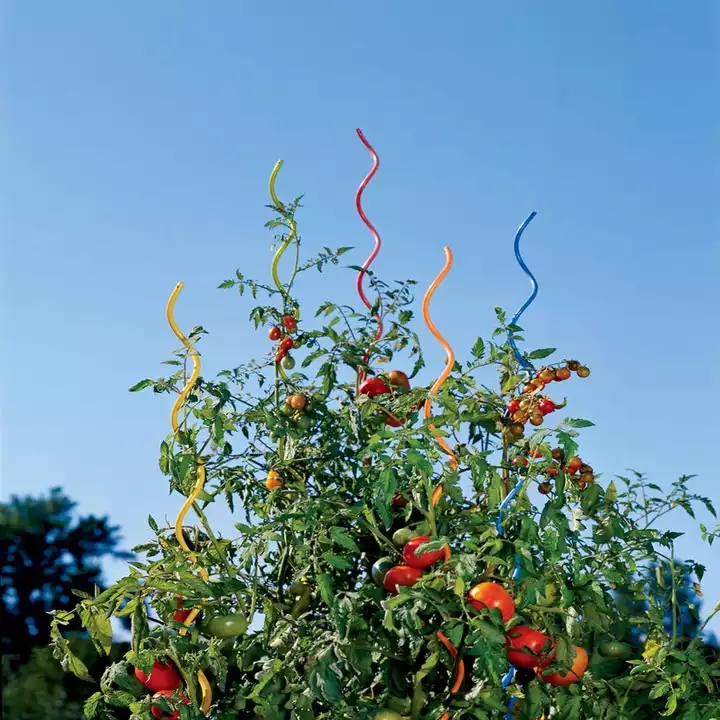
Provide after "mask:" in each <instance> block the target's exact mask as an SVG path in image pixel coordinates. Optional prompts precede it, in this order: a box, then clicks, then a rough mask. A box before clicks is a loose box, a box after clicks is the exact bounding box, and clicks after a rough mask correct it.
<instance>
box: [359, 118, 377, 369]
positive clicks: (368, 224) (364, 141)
mask: <svg viewBox="0 0 720 720" xmlns="http://www.w3.org/2000/svg"><path fill="white" fill-rule="evenodd" d="M356 132H357V134H358V137H359V138H360V140H361V141H362V144H363V145H364V146H365V147H366V148H367V149H368V151H369V152H370V155H371V156H372V159H373V164H372V168H370V172H369V173H368V174H367V175H366V176H365V179H364V180H363V181H362V182H361V183H360V187H358V189H357V192H356V193H355V207H356V208H357V212H358V215H359V216H360V219H361V220H362V221H363V222H364V223H365V225H366V227H367V229H368V230H369V231H370V232H371V233H372V236H373V238H374V239H375V247H374V248H373V251H372V252H371V253H370V256H369V257H368V259H367V260H366V261H365V262H364V264H363V266H362V268H361V269H360V272H359V273H358V276H357V283H356V287H357V291H358V295H359V296H360V299H361V300H362V302H363V304H364V305H365V307H366V308H367V309H368V310H371V309H372V303H371V302H370V301H369V300H368V299H367V296H366V295H365V290H364V288H363V281H364V279H365V273H366V272H367V271H368V269H369V268H370V266H371V265H372V264H373V261H374V260H375V258H376V257H377V255H378V253H379V252H380V247H381V246H382V240H380V235H379V234H378V231H377V230H376V229H375V226H374V225H373V224H372V223H371V222H370V221H369V220H368V218H367V215H365V212H364V211H363V207H362V195H363V192H364V191H365V188H366V187H367V186H368V183H369V182H370V181H371V180H372V179H373V177H374V176H375V173H376V172H377V171H378V168H379V167H380V158H379V157H378V154H377V153H376V152H375V149H374V148H373V146H372V145H371V144H370V143H369V142H368V141H367V139H366V137H365V135H363V132H362V130H360V128H357V129H356ZM374 317H375V319H376V320H377V322H378V327H377V331H376V332H375V339H374V341H373V342H377V341H378V340H379V339H380V338H381V337H382V334H383V323H382V317H381V312H380V310H378V313H377V315H375V316H374ZM369 357H370V348H368V349H367V350H366V351H365V355H364V356H363V363H366V362H367V361H368V358H369ZM364 377H365V370H364V369H363V368H360V370H359V371H358V382H361V381H362V380H363V378H364Z"/></svg>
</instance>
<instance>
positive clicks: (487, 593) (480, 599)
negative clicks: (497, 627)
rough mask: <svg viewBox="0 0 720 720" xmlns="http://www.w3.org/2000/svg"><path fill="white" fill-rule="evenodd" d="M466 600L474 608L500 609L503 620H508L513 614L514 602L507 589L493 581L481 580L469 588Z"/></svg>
mask: <svg viewBox="0 0 720 720" xmlns="http://www.w3.org/2000/svg"><path fill="white" fill-rule="evenodd" d="M468 600H469V601H470V604H471V605H472V606H473V607H474V608H475V609H476V610H483V609H485V608H489V609H493V608H496V609H498V610H500V614H501V615H502V619H503V622H508V620H510V618H512V616H513V615H514V614H515V603H514V601H513V599H512V598H511V597H510V595H509V594H508V591H507V590H506V589H505V588H504V587H503V586H502V585H498V584H497V583H494V582H483V583H480V584H479V585H475V587H473V588H471V589H470V592H469V593H468Z"/></svg>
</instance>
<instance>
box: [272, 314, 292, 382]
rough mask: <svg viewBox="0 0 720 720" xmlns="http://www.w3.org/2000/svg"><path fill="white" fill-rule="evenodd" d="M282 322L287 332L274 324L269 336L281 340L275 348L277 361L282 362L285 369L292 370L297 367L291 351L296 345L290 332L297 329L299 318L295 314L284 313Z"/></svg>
mask: <svg viewBox="0 0 720 720" xmlns="http://www.w3.org/2000/svg"><path fill="white" fill-rule="evenodd" d="M282 324H283V328H284V329H285V332H283V331H282V330H281V329H280V328H279V327H278V326H277V325H273V326H272V327H271V328H270V330H269V331H268V337H269V338H270V339H271V340H279V341H280V342H279V343H278V346H277V348H276V350H275V362H276V363H281V364H282V366H283V368H285V370H292V369H293V368H294V367H295V358H293V357H292V356H291V355H290V354H289V353H290V351H291V350H292V349H293V348H294V347H295V340H293V339H292V338H291V337H290V333H293V332H295V330H297V320H296V319H295V317H294V316H293V315H283V318H282Z"/></svg>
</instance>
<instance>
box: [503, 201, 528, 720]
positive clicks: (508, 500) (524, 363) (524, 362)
mask: <svg viewBox="0 0 720 720" xmlns="http://www.w3.org/2000/svg"><path fill="white" fill-rule="evenodd" d="M536 215H537V213H536V212H535V211H534V210H533V211H532V212H531V213H530V214H529V215H528V216H527V217H526V218H525V220H524V221H523V223H522V224H521V225H520V227H519V228H518V230H517V232H516V233H515V239H514V241H513V251H514V252H515V259H516V260H517V262H518V265H520V268H521V269H522V270H523V272H524V273H525V274H526V275H527V276H528V277H529V278H530V284H531V285H532V291H531V292H530V295H529V297H528V299H527V300H526V301H525V302H524V303H523V304H522V305H521V306H520V308H519V309H518V311H517V312H516V313H515V315H513V317H512V320H510V330H508V343H509V344H510V347H511V348H512V351H513V354H514V355H515V359H516V360H517V361H518V363H520V366H521V367H522V368H523V369H524V370H525V371H526V372H527V374H528V376H532V374H533V373H534V372H535V367H534V366H533V364H532V363H531V362H530V361H529V360H528V359H527V358H526V357H525V356H524V355H523V354H522V353H521V352H520V350H519V349H518V347H517V345H516V343H515V338H514V334H513V327H514V326H515V325H517V322H518V320H519V319H520V316H521V315H522V314H523V313H524V312H525V311H526V310H527V309H528V308H529V307H530V305H532V303H533V302H534V301H535V298H536V297H537V294H538V282H537V280H536V279H535V276H534V275H533V274H532V272H531V271H530V268H528V266H527V265H526V264H525V261H524V260H523V257H522V255H521V254H520V239H521V238H522V235H523V233H524V232H525V229H526V228H527V226H528V225H529V224H530V223H531V222H532V221H533V218H534V217H535V216H536ZM524 484H525V479H524V478H522V477H520V478H518V481H517V482H516V483H515V486H514V487H513V488H512V490H511V491H510V492H509V493H508V494H507V496H506V497H505V499H504V500H503V501H502V502H501V503H500V507H499V508H498V510H499V512H498V517H497V520H496V522H495V528H496V529H497V533H498V536H499V537H502V535H503V533H504V529H503V520H504V517H505V512H506V511H507V510H508V508H509V507H510V505H511V504H512V502H513V500H515V498H516V497H517V496H518V494H519V493H520V491H521V490H522V488H523V485H524ZM521 572H522V567H521V565H520V558H519V557H518V556H517V555H516V556H515V567H514V569H513V574H512V579H513V580H516V581H517V580H519V579H520V575H521ZM514 677H515V667H514V666H513V665H510V669H509V670H508V671H507V673H506V674H505V675H504V676H503V679H502V681H501V687H502V688H503V689H505V688H507V687H508V686H509V685H510V683H511V682H512V681H513V678H514ZM516 703H517V697H515V696H513V697H511V698H510V702H509V703H508V712H507V714H506V715H505V720H512V709H513V708H514V707H515V704H516Z"/></svg>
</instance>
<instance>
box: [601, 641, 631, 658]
mask: <svg viewBox="0 0 720 720" xmlns="http://www.w3.org/2000/svg"><path fill="white" fill-rule="evenodd" d="M598 652H599V653H600V655H602V656H603V657H604V658H609V659H611V660H627V659H628V658H629V657H630V656H631V655H632V650H631V649H630V647H629V646H628V645H626V644H625V643H621V642H618V641H617V640H607V641H606V642H603V643H600V645H599V647H598Z"/></svg>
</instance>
